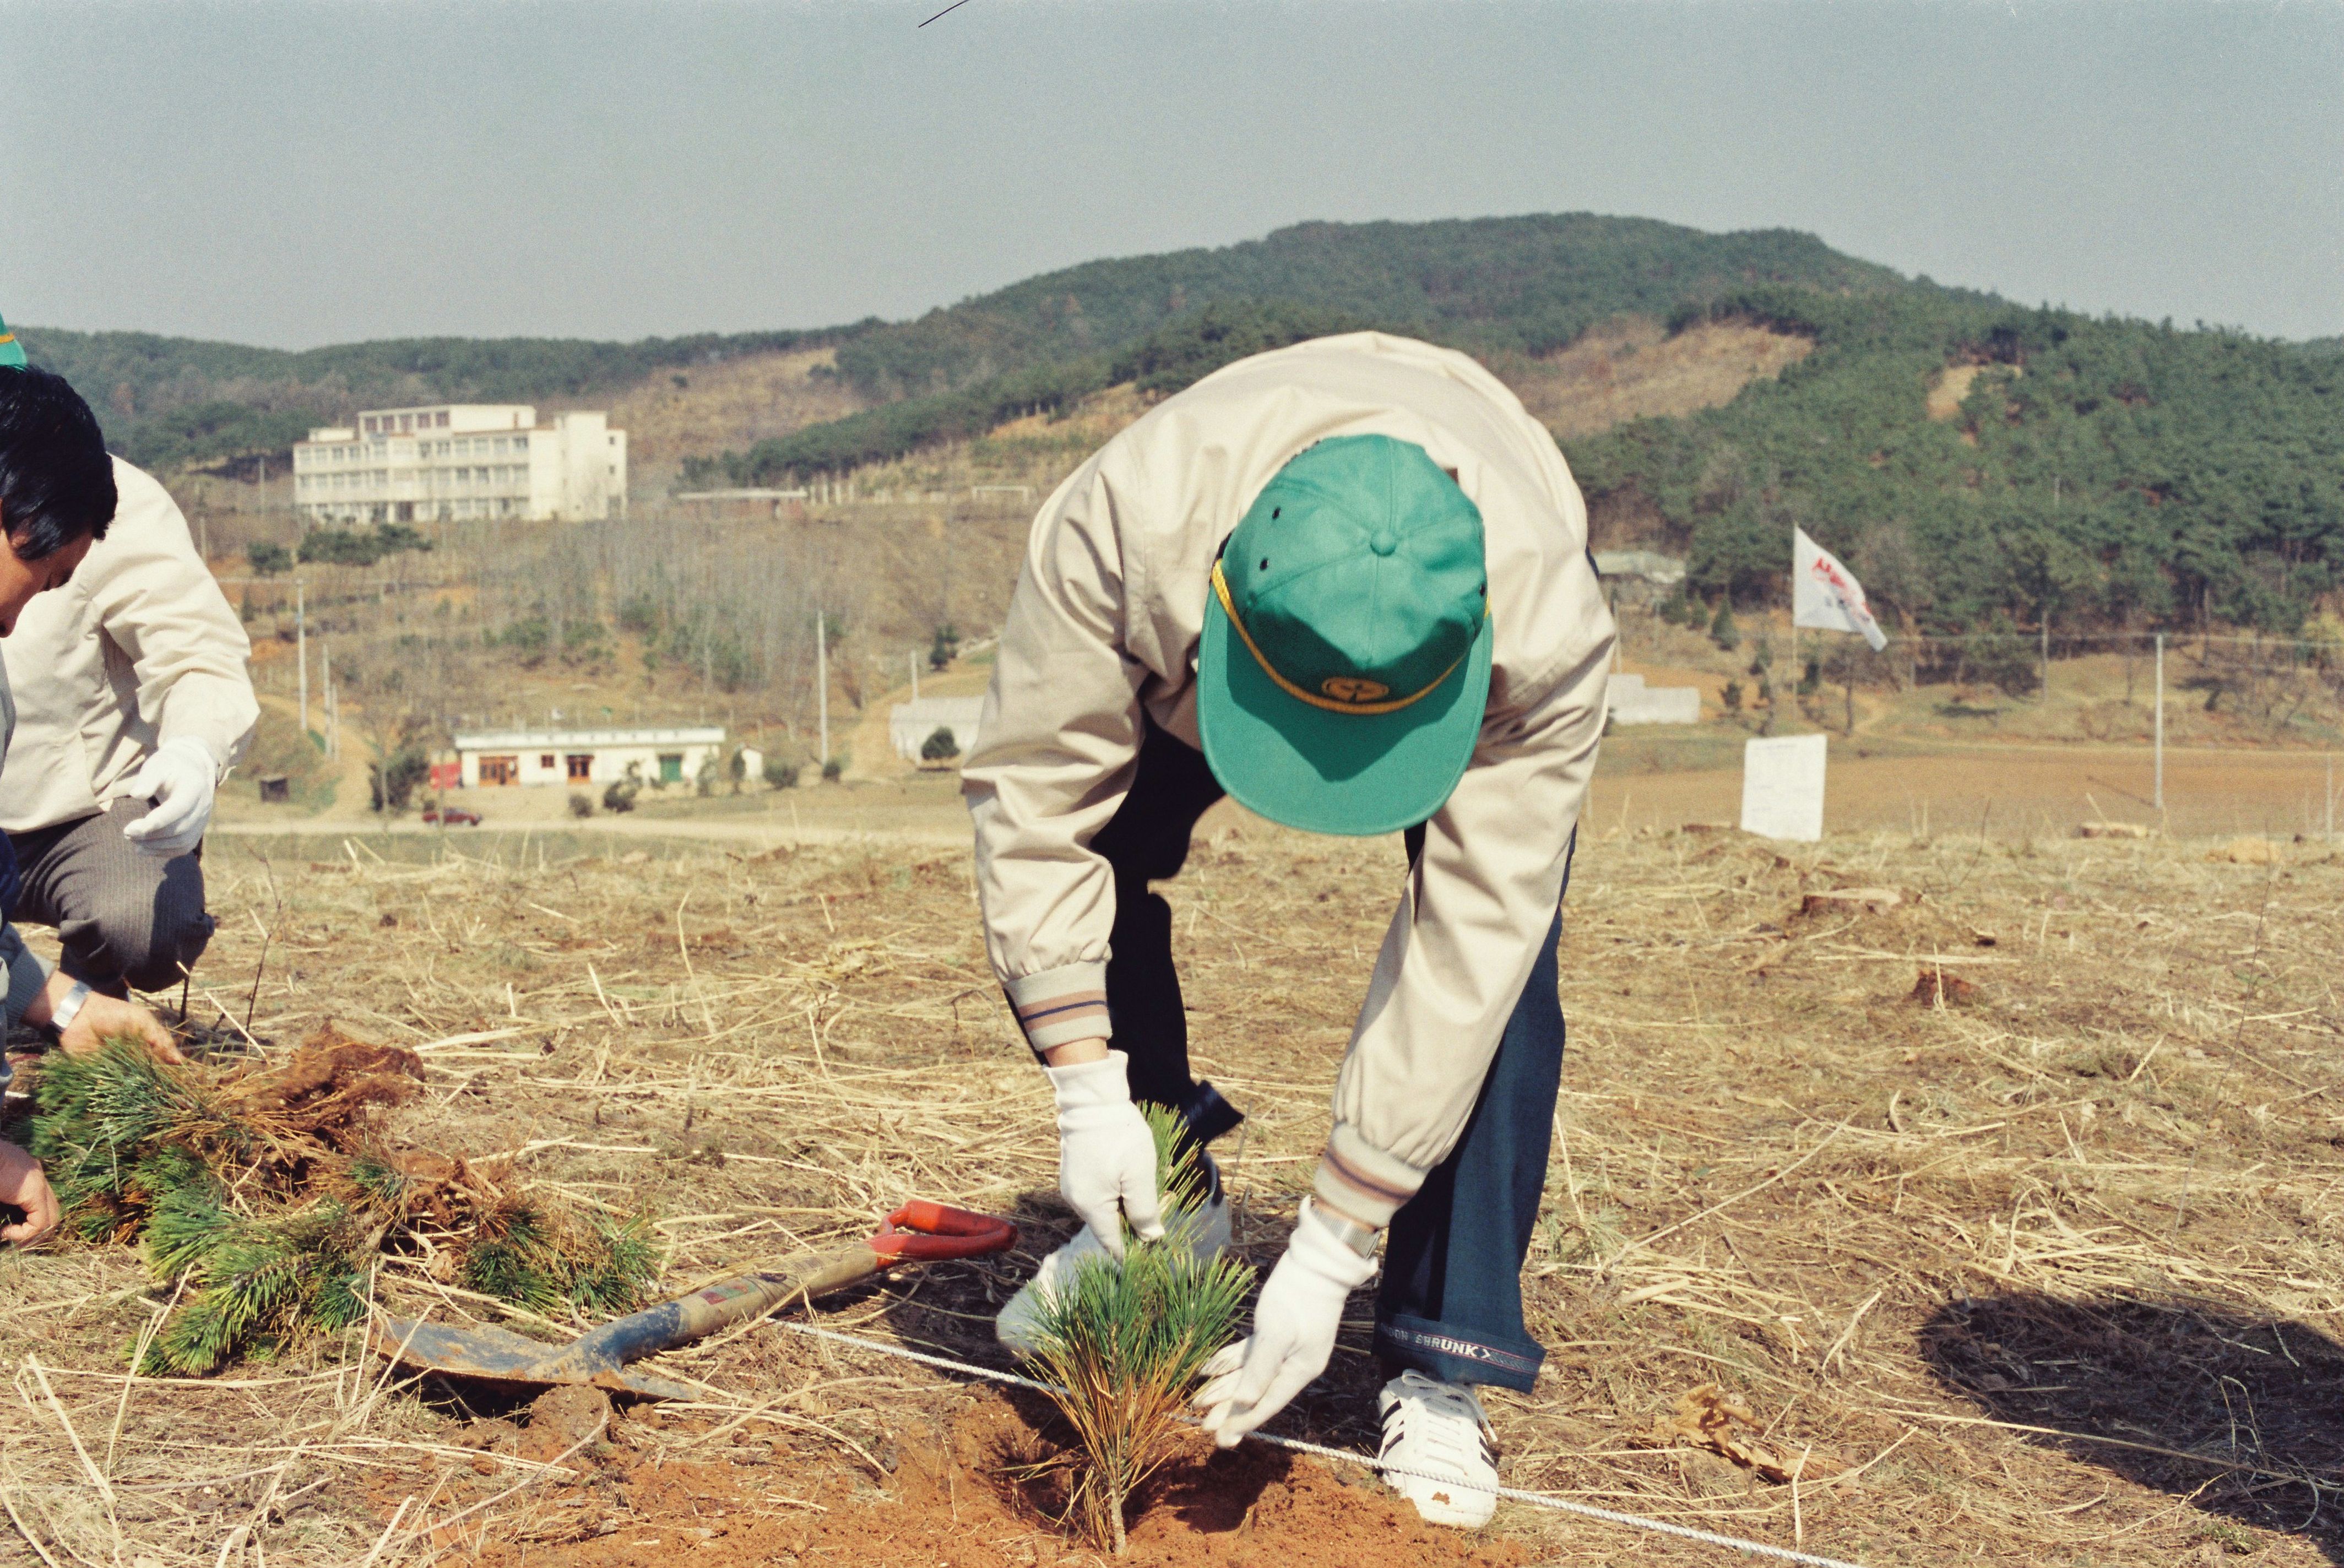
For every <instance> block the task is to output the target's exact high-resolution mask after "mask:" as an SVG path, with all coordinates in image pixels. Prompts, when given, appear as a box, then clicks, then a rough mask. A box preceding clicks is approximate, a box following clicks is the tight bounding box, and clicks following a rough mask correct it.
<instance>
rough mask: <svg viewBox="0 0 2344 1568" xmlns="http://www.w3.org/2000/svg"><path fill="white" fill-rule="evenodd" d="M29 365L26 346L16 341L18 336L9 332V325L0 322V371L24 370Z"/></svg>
mask: <svg viewBox="0 0 2344 1568" xmlns="http://www.w3.org/2000/svg"><path fill="white" fill-rule="evenodd" d="M26 363H28V361H27V360H26V359H25V345H23V344H22V343H19V342H18V341H16V334H15V333H14V332H11V331H10V330H8V323H7V322H5V321H0V369H12V368H13V369H24V368H25V365H26Z"/></svg>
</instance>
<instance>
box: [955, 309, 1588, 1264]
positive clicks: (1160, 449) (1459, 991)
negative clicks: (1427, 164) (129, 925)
mask: <svg viewBox="0 0 2344 1568" xmlns="http://www.w3.org/2000/svg"><path fill="white" fill-rule="evenodd" d="M1361 434H1381V435H1388V436H1392V437H1395V438H1397V439H1399V440H1405V441H1413V442H1415V443H1417V444H1418V445H1420V446H1421V447H1423V448H1424V449H1425V450H1426V451H1428V452H1429V453H1430V454H1431V456H1432V459H1433V460H1434V461H1435V462H1437V463H1439V464H1440V466H1441V467H1442V468H1445V469H1448V470H1450V471H1451V472H1453V473H1454V474H1455V475H1456V476H1457V481H1458V483H1459V484H1460V485H1461V486H1462V487H1463V489H1464V491H1465V493H1466V494H1467V495H1469V496H1470V497H1471V498H1472V499H1473V501H1475V502H1476V503H1477V504H1478V505H1479V506H1480V510H1481V517H1482V524H1483V530H1484V536H1485V540H1486V547H1487V551H1488V558H1489V577H1490V615H1491V620H1492V622H1493V624H1494V628H1495V633H1496V637H1497V644H1496V647H1495V649H1494V658H1493V668H1492V673H1491V677H1490V700H1489V707H1488V713H1487V718H1486V719H1485V721H1484V723H1483V724H1482V728H1481V737H1480V745H1479V747H1478V748H1477V749H1476V751H1475V752H1474V754H1473V759H1472V762H1471V764H1470V766H1469V767H1468V768H1467V770H1466V773H1465V775H1464V777H1463V779H1462V780H1461V781H1460V783H1459V784H1458V785H1457V788H1456V790H1455V792H1454V793H1453V794H1450V798H1449V801H1448V804H1446V805H1444V806H1443V807H1442V808H1441V810H1440V813H1439V814H1436V815H1435V816H1434V817H1433V818H1432V820H1431V821H1430V824H1427V833H1426V842H1425V849H1424V854H1423V855H1422V856H1421V858H1420V860H1419V862H1418V863H1417V865H1416V866H1415V868H1414V870H1413V871H1412V872H1411V873H1410V875H1409V879H1408V882H1407V884H1406V886H1405V889H1404V891H1403V893H1402V895H1401V897H1400V901H1399V908H1398V910H1397V911H1396V912H1395V913H1394V914H1393V916H1392V922H1391V926H1390V928H1389V931H1388V932H1387V933H1386V935H1385V937H1384V944H1383V949H1382V951H1381V952H1380V953H1379V955H1378V956H1377V959H1376V966H1375V971H1374V974H1373V975H1372V976H1371V977H1370V978H1369V983H1368V996H1367V1001H1366V1004H1365V1005H1364V1006H1363V1007H1361V1008H1360V1010H1359V1023H1358V1025H1357V1027H1355V1028H1354V1030H1353V1032H1352V1037H1351V1044H1350V1049H1349V1054H1348V1055H1347V1056H1346V1057H1345V1058H1344V1062H1343V1067H1342V1072H1341V1075H1340V1077H1339V1078H1338V1080H1337V1083H1336V1087H1335V1125H1334V1130H1333V1134H1332V1136H1331V1138H1329V1144H1328V1152H1327V1158H1325V1160H1324V1161H1322V1163H1321V1165H1320V1167H1319V1171H1318V1189H1319V1190H1320V1192H1321V1194H1322V1195H1323V1196H1325V1197H1326V1198H1327V1199H1329V1201H1331V1202H1333V1203H1335V1204H1336V1205H1337V1206H1338V1207H1339V1208H1341V1209H1347V1210H1349V1211H1351V1212H1354V1213H1358V1214H1359V1215H1360V1217H1361V1218H1363V1219H1364V1218H1369V1217H1373V1218H1377V1219H1389V1216H1390V1214H1391V1213H1392V1211H1393V1210H1394V1209H1397V1208H1398V1207H1399V1204H1400V1203H1401V1202H1403V1201H1405V1200H1406V1199H1408V1197H1409V1195H1411V1194H1412V1193H1414V1192H1415V1190H1416V1189H1417V1188H1418V1187H1419V1186H1420V1185H1421V1184H1422V1182H1423V1179H1424V1177H1425V1175H1426V1173H1427V1172H1428V1171H1430V1169H1431V1168H1432V1167H1433V1166H1435V1165H1437V1164H1439V1163H1440V1160H1441V1158H1443V1157H1444V1156H1446V1155H1447V1154H1448V1152H1449V1150H1450V1148H1451V1147H1452V1146H1453V1145H1454V1144H1455V1142H1456V1140H1457V1138H1458V1137H1459V1135H1460V1133H1461V1132H1462V1130H1463V1128H1464V1125H1465V1120H1466V1118H1467V1117H1468V1116H1469V1115H1470V1113H1471V1110H1472V1107H1473V1100H1474V1098H1475V1096H1476V1095H1477V1094H1479V1092H1480V1086H1481V1080H1482V1077H1484V1076H1485V1075H1486V1073H1487V1072H1488V1070H1489V1065H1490V1058H1491V1057H1493V1056H1494V1055H1495V1053H1496V1051H1497V1046H1498V1039H1499V1036H1500V1032H1501V1031H1502V1030H1503V1029H1504V1027H1505V1024H1506V1019H1507V1017H1508V1016H1509V1015H1510V1013H1511V1012H1512V1010H1513V1007H1514V1003H1515V1001H1516V999H1517V998H1518V997H1519V996H1520V995H1521V987H1522V985H1523V983H1524V981H1525V980H1526V979H1527V978H1528V976H1529V974H1530V969H1531V963H1532V961H1533V960H1534V959H1535V958H1536V956H1537V950H1538V945H1539V944H1540V942H1541V941H1542V940H1543V939H1544V937H1545V936H1546V934H1547V931H1548V928H1549V926H1551V923H1552V921H1553V919H1554V912H1555V908H1556V905H1557V903H1558V901H1559V900H1560V899H1561V890H1562V880H1563V873H1564V869H1565V866H1566V863H1567V861H1566V857H1567V854H1568V849H1569V845H1570V843H1571V830H1572V828H1573V826H1574V825H1575V824H1577V822H1578V818H1579V811H1580V805H1581V802H1582V801H1583V800H1584V799H1585V797H1586V793H1587V781H1588V777H1589V774H1591V772H1592V770H1593V768H1594V765H1595V749H1596V743H1597V740H1598V738H1599V737H1600V736H1601V733H1602V729H1603V713H1604V707H1603V694H1604V684H1605V674H1606V670H1607V666H1608V663H1609V661H1610V658H1611V644H1612V641H1613V637H1614V635H1615V632H1614V629H1613V626H1612V622H1611V613H1610V612H1609V611H1608V610H1607V609H1606V608H1605V607H1604V603H1603V598H1602V594H1601V591H1600V590H1599V588H1598V587H1597V584H1596V579H1595V572H1594V568H1593V566H1592V564H1591V562H1590V561H1589V560H1588V557H1587V514H1586V508H1585V506H1584V505H1583V503H1582V502H1581V500H1580V495H1579V488H1578V486H1577V485H1576V484H1575V483H1573V482H1572V480H1571V472H1570V470H1569V469H1568V468H1567V467H1565V466H1564V463H1563V460H1562V455H1561V452H1559V451H1558V450H1556V448H1555V444H1554V440H1553V438H1552V437H1551V435H1549V434H1548V432H1547V431H1546V430H1545V429H1544V428H1543V427H1541V425H1540V424H1539V423H1538V421H1537V420H1533V419H1531V417H1530V415H1529V414H1528V413H1527V412H1525V411H1524V410H1523V408H1522V406H1521V402H1520V401H1519V400H1516V398H1515V397H1514V395H1513V394H1512V393H1511V392H1510V391H1508V390H1507V389H1506V388H1505V387H1504V386H1503V385H1502V384H1501V383H1500V381H1499V380H1498V379H1497V378H1495V377H1494V376H1491V375H1490V373H1489V372H1488V371H1487V370H1485V369H1482V368H1481V367H1480V365H1478V364H1476V363H1475V362H1474V361H1473V360H1472V359H1469V358H1467V357H1466V356H1464V355H1462V354H1459V353H1454V352H1451V351H1450V350H1448V349H1436V348H1433V347H1431V346H1430V345H1428V344H1424V343H1419V342H1414V341H1411V340H1409V339H1403V338H1392V337H1386V336H1383V335H1381V334H1379V333H1372V332H1362V333H1354V334H1351V335H1349V336H1347V337H1340V338H1328V339H1318V340H1317V341H1314V342H1309V343H1302V344H1298V345H1296V346H1295V347H1293V348H1290V349H1279V350H1278V351H1276V352H1274V353H1268V354H1261V355H1257V356H1256V357H1254V358H1252V359H1244V360H1240V361H1239V362H1238V363H1237V364H1234V365H1230V366H1228V367H1227V368H1225V369H1221V370H1219V371H1217V372H1216V373H1214V374H1213V375H1211V376H1208V377H1207V378H1206V379H1204V380H1202V381H1199V382H1198V383H1197V384H1196V385H1195V386H1193V387H1191V388H1189V389H1187V391H1185V392H1182V393H1180V394H1178V395H1177V396H1176V397H1173V398H1170V399H1167V400H1165V401H1164V402H1163V403H1161V404H1159V405H1158V406H1157V407H1156V408H1155V409H1153V410H1150V411H1149V412H1148V413H1147V415H1146V416H1145V417H1144V418H1142V419H1141V420H1138V421H1137V423H1135V424H1134V425H1132V426H1131V427H1130V428H1129V429H1127V430H1124V431H1123V432H1122V433H1121V434H1119V435H1117V436H1116V438H1115V439H1114V440H1110V441H1109V442H1108V443H1107V444H1106V446H1105V447H1103V448H1101V449H1100V450H1099V451H1098V452H1097V453H1096V454H1095V455H1094V456H1093V457H1092V458H1091V459H1090V460H1089V461H1087V462H1086V463H1085V464H1084V465H1083V466H1082V467H1081V468H1080V469H1078V470H1076V471H1075V473H1074V474H1073V475H1072V476H1071V477H1070V478H1068V479H1067V481H1066V483H1064V484H1062V485H1060V486H1059V487H1058V490H1057V491H1056V494H1054V495H1052V496H1051V497H1050V499H1049V501H1046V503H1045V504H1044V505H1043V507H1042V510H1041V512H1040V514H1039V515H1038V516H1037V517H1036V519H1035V521H1034V529H1033V533H1032V537H1031V538H1030V540H1029V541H1028V543H1027V547H1026V557H1025V569H1024V571H1023V572H1022V573H1021V574H1020V576H1019V578H1018V582H1017V588H1016V592H1015V595H1014V597H1013V598H1012V599H1011V602H1010V606H1009V614H1008V618H1007V620H1006V622H1005V624H1004V626H1003V628H1002V632H1001V643H1000V650H999V652H998V654H997V662H996V663H995V669H994V677H993V684H992V688H991V690H990V692H989V693H987V695H986V698H985V713H984V717H983V721H982V723H981V724H980V727H979V736H980V738H979V740H978V742H977V744H976V748H975V753H974V754H973V755H971V757H970V758H969V759H968V763H967V765H966V766H965V768H964V769H963V771H962V778H963V788H964V791H965V794H966V795H967V798H968V802H969V809H970V812H971V814H972V815H973V816H974V818H975V829H976V862H977V882H978V887H979V891H980V894H981V895H982V898H983V902H984V909H985V937H986V946H987V951H988V953H989V955H990V956H991V958H992V961H993V965H994V968H995V972H996V973H997V974H998V975H999V976H1000V978H1001V980H1002V983H1003V985H1004V986H1005V988H1006V989H1007V991H1008V993H1009V997H1010V1001H1011V1003H1012V1005H1013V1006H1014V1007H1015V1009H1016V1011H1017V1014H1018V1017H1019V1020H1020V1022H1021V1024H1022V1025H1023V1027H1025V1033H1026V1037H1027V1038H1028V1039H1029V1040H1030V1041H1031V1042H1032V1043H1033V1044H1034V1046H1035V1047H1036V1048H1037V1049H1039V1048H1046V1047H1051V1046H1056V1045H1062V1044H1065V1043H1066V1042H1067V1041H1069V1040H1074V1039H1080V1038H1084V1037H1094V1036H1102V1035H1106V1034H1107V1033H1108V1029H1107V1019H1106V957H1107V936H1108V931H1109V928H1110V926H1112V925H1113V923H1114V918H1115V888H1114V880H1113V876H1112V875H1111V873H1110V872H1109V870H1108V868H1107V865H1106V861H1105V860H1103V859H1102V858H1101V857H1099V856H1098V855H1094V854H1092V853H1091V851H1090V850H1089V848H1088V847H1087V845H1088V844H1089V842H1090V839H1091V835H1093V834H1095V833H1096V832H1097V831H1098V830H1099V829H1100V828H1101V827H1103V826H1104V825H1106V821H1107V819H1108V818H1109V817H1111V816H1113V815H1114V814H1115V811H1116V807H1117V806H1118V805H1120V804H1122V801H1123V798H1124V794H1125V793H1126V791H1127V790H1128V789H1129V787H1130V785H1131V780H1132V777H1133V773H1134V768H1135V763H1136V759H1137V754H1138V748H1139V743H1140V739H1141V735H1142V724H1141V716H1140V715H1141V712H1142V710H1143V709H1144V710H1145V711H1146V712H1147V714H1148V715H1149V716H1150V717H1152V718H1153V719H1154V720H1155V722H1156V723H1157V724H1158V725H1160V726H1162V727H1163V728H1164V729H1166V730H1168V731H1169V732H1171V733H1173V734H1174V735H1176V736H1177V737H1178V738H1180V739H1181V740H1184V741H1186V742H1187V743H1188V744H1190V745H1199V744H1200V742H1199V739H1198V735H1197V714H1196V697H1195V691H1194V682H1195V671H1196V659H1197V638H1198V635H1199V631H1200V628H1201V626H1202V624H1203V620H1204V612H1205V596H1206V593H1207V591H1208V590H1207V579H1208V575H1209V573H1210V571H1211V568H1212V564H1213V561H1214V559H1215V557H1216V555H1217V552H1218V551H1219V549H1220V546H1221V542H1222V541H1224V540H1225V539H1226V538H1227V537H1228V535H1229V533H1230V532H1231V531H1234V530H1235V528H1236V527H1237V525H1238V521H1239V520H1240V519H1241V518H1243V517H1244V515H1245V512H1246V509H1247V508H1248V506H1249V505H1250V504H1251V503H1252V501H1253V498H1254V497H1255V496H1256V495H1257V494H1258V493H1259V491H1261V489H1262V487H1263V486H1264V485H1265V484H1267V483H1268V481H1269V479H1270V477H1271V476H1272V475H1273V474H1275V473H1276V472H1277V471H1278V469H1279V468H1280V467H1282V466H1283V465H1284V464H1285V463H1286V461H1287V460H1288V459H1289V458H1292V457H1293V456H1295V455H1296V454H1297V453H1298V452H1299V451H1301V450H1303V449H1304V448H1305V447H1308V446H1309V445H1310V444H1311V443H1313V442H1315V441H1318V440H1323V439H1325V438H1327V437H1329V436H1340V435H1361Z"/></svg>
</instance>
